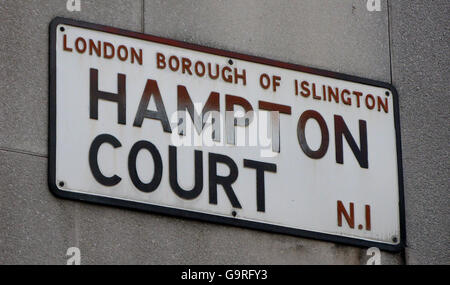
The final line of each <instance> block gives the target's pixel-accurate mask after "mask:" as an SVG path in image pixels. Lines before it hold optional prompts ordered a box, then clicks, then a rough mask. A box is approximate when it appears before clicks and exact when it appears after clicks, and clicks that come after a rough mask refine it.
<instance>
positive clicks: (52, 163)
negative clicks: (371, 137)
mask: <svg viewBox="0 0 450 285" xmlns="http://www.w3.org/2000/svg"><path fill="white" fill-rule="evenodd" d="M60 24H66V25H70V26H75V27H81V28H86V29H92V30H97V31H102V32H107V33H112V34H116V35H122V36H127V37H131V38H137V39H142V40H147V41H151V42H156V43H162V44H166V45H171V46H175V47H181V48H186V49H191V50H195V51H200V52H205V53H210V54H215V55H220V56H225V57H229V58H235V59H240V60H245V61H250V62H255V63H260V64H265V65H270V66H276V67H281V68H285V69H291V70H296V71H301V72H306V73H311V74H316V75H321V76H326V77H331V78H336V79H342V80H347V81H351V82H356V83H363V84H367V85H372V86H377V87H382V88H386V89H389V90H390V91H391V93H392V96H393V100H394V120H395V132H396V139H397V141H396V144H397V162H398V164H397V171H398V183H399V211H400V213H399V214H400V239H399V243H398V244H386V243H381V242H373V241H367V240H363V239H357V238H350V237H343V236H337V235H331V234H324V233H318V232H312V231H306V230H299V229H292V228H288V227H282V226H275V225H270V224H265V223H258V222H251V221H245V220H240V219H239V218H234V217H229V218H228V217H221V216H216V215H211V214H204V213H198V212H191V211H187V210H180V209H175V208H168V207H163V206H157V205H149V204H144V203H138V202H132V201H126V200H120V199H115V198H108V197H100V196H96V195H89V194H81V193H74V192H69V191H64V190H61V189H59V188H58V186H57V184H56V177H55V173H56V111H57V110H56V32H57V30H56V28H57V26H58V25H60ZM49 32H50V42H49V44H50V45H49V53H50V64H49V96H50V98H49V130H48V131H49V133H48V153H49V158H48V159H49V161H48V184H49V188H50V191H51V192H52V193H53V194H54V195H55V196H57V197H60V198H66V199H72V200H81V201H86V202H91V203H100V204H106V205H110V206H118V207H124V208H133V209H137V210H142V211H150V212H155V213H160V214H167V215H172V216H181V217H185V218H190V219H197V220H202V221H209V222H215V223H221V224H227V225H232V226H239V227H245V228H251V229H257V230H263V231H269V232H276V233H283V234H289V235H294V236H300V237H306V238H313V239H320V240H324V241H330V242H338V243H344V244H350V245H355V246H359V247H372V246H376V247H378V248H380V249H382V250H387V251H394V252H397V251H400V250H402V249H403V248H404V247H405V246H406V228H405V211H404V209H405V204H404V203H405V202H404V197H403V167H402V154H401V140H400V118H399V104H398V94H397V90H396V89H395V88H394V86H392V85H391V84H388V83H384V82H380V81H375V80H371V79H365V78H360V77H356V76H352V75H347V74H342V73H336V72H332V71H326V70H321V69H316V68H310V67H305V66H301V65H296V64H290V63H285V62H279V61H275V60H271V59H266V58H261V57H255V56H251V55H245V54H239V53H235V52H230V51H225V50H220V49H215V48H209V47H204V46H199V45H195V44H190V43H185V42H181V41H175V40H171V39H165V38H161V37H156V36H152V35H146V34H142V33H137V32H132V31H126V30H122V29H117V28H113V27H108V26H103V25H99V24H92V23H88V22H83V21H78V20H73V19H68V18H62V17H56V18H54V19H53V20H52V21H51V22H50V26H49Z"/></svg>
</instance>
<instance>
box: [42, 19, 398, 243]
mask: <svg viewBox="0 0 450 285" xmlns="http://www.w3.org/2000/svg"><path fill="white" fill-rule="evenodd" d="M397 100H398V98H397V93H396V91H395V89H394V88H393V87H392V86H391V85H389V84H387V83H382V82H378V81H373V80H368V79H362V78H356V77H353V76H349V75H344V74H338V73H334V72H330V71H324V70H317V69H313V68H308V67H304V66H299V65H294V64H289V63H283V62H278V61H274V60H269V59H264V58H259V57H253V56H249V55H243V54H237V53H234V52H228V51H223V50H218V49H212V48H208V47H202V46H197V45H192V44H188V43H183V42H178V41H174V40H169V39H163V38H159V37H155V36H150V35H145V34H140V33H136V32H130V31H124V30H119V29H115V28H111V27H105V26H100V25H96V24H90V23H85V22H79V21H75V20H70V19H63V18H56V19H54V20H53V21H52V23H51V27H50V128H49V185H50V189H51V191H52V192H53V193H54V194H55V195H57V196H59V197H65V198H71V199H79V200H86V201H91V202H98V203H103V204H109V205H116V206H122V207H130V208H137V209H140V210H148V211H151V212H157V213H164V214H169V215H176V216H183V217H188V218H195V219H200V220H205V221H213V222H219V223H225V224H231V225H237V226H242V227H249V228H253V229H261V230H265V231H274V232H279V233H287V234H292V235H298V236H304V237H311V238H318V239H323V240H328V241H335V242H344V243H349V244H354V245H358V246H378V247H380V248H382V249H386V250H399V249H400V248H401V247H402V246H403V245H404V238H405V235H404V224H403V193H402V168H401V153H400V134H399V132H400V130H399V121H398V120H399V119H398V118H399V115H398V101H397Z"/></svg>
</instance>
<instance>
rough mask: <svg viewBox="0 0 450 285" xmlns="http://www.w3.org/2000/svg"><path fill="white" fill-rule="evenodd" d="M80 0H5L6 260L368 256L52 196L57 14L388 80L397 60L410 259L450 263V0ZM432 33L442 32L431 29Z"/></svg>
mask: <svg viewBox="0 0 450 285" xmlns="http://www.w3.org/2000/svg"><path fill="white" fill-rule="evenodd" d="M81 2H82V11H81V12H68V11H67V10H66V1H65V0H59V1H58V0H42V1H25V0H21V1H18V0H6V1H5V0H2V1H1V2H0V21H1V25H0V37H1V39H2V41H1V45H2V48H1V49H0V64H1V69H0V78H2V80H1V81H0V90H1V91H0V96H1V98H2V99H1V100H0V134H1V136H0V201H1V202H0V203H1V205H0V227H1V230H0V263H2V264H3V263H6V264H10V263H46V264H47V263H51V264H64V263H65V262H66V258H67V257H66V256H65V254H66V250H67V248H69V247H72V246H77V247H79V248H80V250H81V262H82V263H83V264H93V263H107V264H118V263H143V264H161V263H162V264H185V263H186V264H204V263H213V264H223V263H231V264H252V263H262V264H268V263H274V264H285V263H289V264H309V263H313V264H364V263H365V261H366V260H367V258H368V257H367V256H366V250H365V249H361V248H356V247H351V246H346V245H339V244H334V243H329V242H322V241H315V240H310V239H302V238H297V237H292V236H286V235H278V234H272V233H265V232H260V231H254V230H247V229H241V228H235V227H230V226H224V225H215V224H211V223H205V222H197V221H192V220H186V219H180V218H173V217H167V216H161V215H156V214H149V213H141V212H137V211H132V210H124V209H118V208H112V207H106V206H99V205H92V204H87V203H81V202H74V201H68V200H62V199H58V198H55V197H54V196H52V195H51V194H50V192H49V190H48V186H47V182H46V181H47V180H46V179H47V126H48V119H47V116H48V114H47V113H48V107H47V105H48V24H49V22H50V20H51V19H52V18H53V17H55V16H65V17H69V18H74V19H82V20H87V21H90V22H95V23H99V24H106V25H111V26H115V27H120V28H125V29H130V30H134V31H145V33H149V34H154V35H159V36H164V37H169V38H173V39H177V40H183V41H187V42H191V43H196V44H202V45H206V46H211V47H216V48H222V49H228V50H232V51H237V52H243V53H248V54H252V55H257V56H264V57H269V58H273V59H277V60H282V61H289V62H292V63H298V64H303V65H308V66H312V67H318V68H324V69H329V70H333V71H338V72H344V73H348V74H352V75H357V76H362V77H367V78H371V79H376V80H382V81H387V82H390V81H391V70H392V80H393V83H394V85H395V86H396V87H397V88H398V89H399V93H400V98H401V99H400V100H401V101H400V103H401V122H402V125H403V128H402V136H403V151H404V154H405V156H404V157H405V159H404V163H405V186H406V187H405V191H406V200H407V227H408V228H407V230H408V234H409V239H408V242H409V244H410V248H408V249H407V255H406V257H407V260H406V262H408V263H409V262H411V263H438V262H439V263H450V260H449V256H448V252H449V250H448V247H449V240H448V235H449V223H448V221H447V217H448V208H449V207H448V201H449V199H448V181H447V180H448V179H447V177H448V162H447V161H448V152H447V150H448V138H449V134H448V127H447V124H446V123H447V122H448V111H447V109H448V108H446V107H447V106H448V92H447V91H446V89H445V88H444V87H445V86H446V83H447V81H448V80H445V79H446V78H445V76H446V75H448V70H447V69H448V41H447V38H448V36H447V31H448V22H447V23H446V22H445V21H447V16H446V15H448V5H446V4H445V3H446V1H434V3H436V5H437V6H436V7H435V6H432V7H430V6H427V5H424V4H421V3H423V2H428V1H417V3H414V2H410V1H389V3H387V1H382V10H381V11H380V12H368V11H367V9H366V1H365V0H342V1H334V0H303V1H296V2H294V1H256V0H254V1H203V0H202V1H162V0H161V1H150V0H139V1H138V0H136V1H133V0H130V1H120V0H101V1H98V0H96V1H94V0H82V1H81ZM391 2H392V3H391ZM388 4H389V6H390V10H388ZM433 5H434V4H433ZM421 7H425V9H422V8H421ZM446 12H447V13H446ZM428 15H431V16H433V17H432V18H431V19H430V18H428ZM423 22H425V25H423V24H422V23H423ZM436 27H437V28H436ZM414 34H419V38H418V39H417V40H415V39H414ZM430 38H431V39H433V41H432V42H433V44H428V43H423V42H422V40H427V39H430ZM420 47H425V48H426V49H421V48H420ZM418 62H419V63H418ZM420 62H422V63H423V68H424V69H421V66H422V65H420ZM391 63H392V64H391ZM416 113H420V115H417V116H416V115H415V114H416ZM424 122H426V123H425V124H424ZM425 126H426V127H425ZM443 158H445V159H443ZM404 262H405V260H404V259H403V258H402V256H401V254H392V253H387V252H383V253H382V263H383V264H401V263H404Z"/></svg>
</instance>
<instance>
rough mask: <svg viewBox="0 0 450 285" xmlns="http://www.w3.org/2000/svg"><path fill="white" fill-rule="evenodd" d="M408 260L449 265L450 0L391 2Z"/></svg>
mask: <svg viewBox="0 0 450 285" xmlns="http://www.w3.org/2000/svg"><path fill="white" fill-rule="evenodd" d="M389 2H390V5H391V9H390V19H391V41H392V45H391V46H392V82H393V85H394V86H396V87H397V90H398V92H399V94H400V114H401V124H402V132H401V133H402V138H403V162H404V180H405V181H404V182H405V199H406V225H407V228H406V230H407V238H408V247H407V250H406V256H407V262H408V263H410V264H423V263H431V264H436V263H444V264H450V219H449V218H450V191H449V149H450V145H449V142H450V129H449V110H450V94H449V91H448V90H449V79H450V78H449V74H450V73H449V63H450V60H449V54H450V50H449V44H450V42H449V36H450V35H449V31H450V18H449V15H450V2H449V1H447V0H440V1H417V0H415V1H389Z"/></svg>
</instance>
